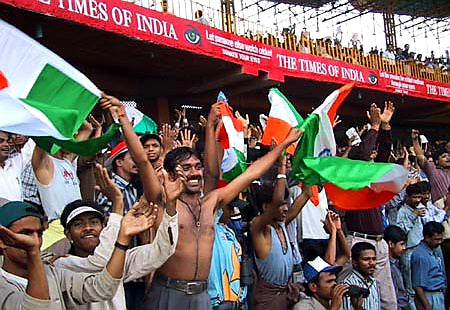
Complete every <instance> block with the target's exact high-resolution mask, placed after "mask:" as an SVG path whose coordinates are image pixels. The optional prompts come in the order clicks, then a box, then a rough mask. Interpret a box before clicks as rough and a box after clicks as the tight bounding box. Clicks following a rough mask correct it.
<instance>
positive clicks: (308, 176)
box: [292, 84, 407, 210]
mask: <svg viewBox="0 0 450 310" xmlns="http://www.w3.org/2000/svg"><path fill="white" fill-rule="evenodd" d="M353 86H354V84H347V85H344V86H343V87H341V88H340V89H338V90H336V91H334V92H333V93H332V94H330V95H329V96H328V97H327V98H326V99H325V101H324V102H323V104H322V105H321V106H319V107H318V108H317V109H316V110H314V111H313V112H312V113H311V114H310V115H309V116H308V117H307V118H306V119H305V121H304V122H303V123H302V125H301V126H300V128H301V129H304V130H305V132H304V133H303V135H302V137H301V139H300V141H299V143H298V146H297V148H296V151H295V155H294V157H293V161H292V172H293V176H294V178H295V179H298V180H301V181H302V182H304V183H306V184H310V185H317V184H324V186H325V189H326V192H327V196H328V198H329V199H330V200H331V201H332V203H333V204H334V205H336V206H337V207H339V208H340V209H343V210H359V209H369V208H375V207H379V206H380V205H382V204H383V203H386V202H387V201H389V200H390V199H392V197H394V196H395V195H396V194H397V193H398V192H400V190H401V189H402V187H403V184H404V182H405V181H406V178H407V172H406V170H405V169H404V168H403V167H402V166H399V165H395V164H389V163H370V162H366V161H359V160H350V159H347V158H341V157H336V156H335V155H336V142H335V139H334V133H333V121H334V119H335V117H336V112H337V110H338V108H339V106H340V105H341V104H342V103H343V102H344V100H345V98H346V97H347V95H348V94H349V93H350V92H351V90H352V88H353Z"/></svg>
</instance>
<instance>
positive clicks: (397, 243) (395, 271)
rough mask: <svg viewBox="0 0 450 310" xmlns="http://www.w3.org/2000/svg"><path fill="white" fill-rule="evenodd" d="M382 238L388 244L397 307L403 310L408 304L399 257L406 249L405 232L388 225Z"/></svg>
mask: <svg viewBox="0 0 450 310" xmlns="http://www.w3.org/2000/svg"><path fill="white" fill-rule="evenodd" d="M384 240H386V242H387V243H388V246H389V263H390V264H391V276H392V282H393V283H394V288H395V295H396V296H397V309H398V310H405V309H406V307H407V306H408V293H407V291H406V288H405V284H404V281H403V275H402V273H401V271H400V266H399V259H400V257H401V256H402V255H403V254H404V253H405V250H406V240H407V237H406V233H405V232H404V231H403V230H402V229H401V228H400V227H398V226H395V225H389V226H388V227H386V229H385V230H384Z"/></svg>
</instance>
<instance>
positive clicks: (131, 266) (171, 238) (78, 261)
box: [53, 167, 178, 309]
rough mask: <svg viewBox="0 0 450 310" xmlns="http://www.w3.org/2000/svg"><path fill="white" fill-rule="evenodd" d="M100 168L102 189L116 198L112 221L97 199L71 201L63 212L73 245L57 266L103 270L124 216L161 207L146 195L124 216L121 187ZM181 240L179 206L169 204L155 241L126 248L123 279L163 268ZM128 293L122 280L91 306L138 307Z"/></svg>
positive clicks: (91, 307) (58, 260) (91, 270)
mask: <svg viewBox="0 0 450 310" xmlns="http://www.w3.org/2000/svg"><path fill="white" fill-rule="evenodd" d="M97 169H98V175H99V176H100V178H99V180H98V181H99V182H98V184H99V188H100V191H101V192H102V193H104V195H105V196H107V197H108V199H109V200H110V201H111V202H112V209H111V210H110V211H111V214H110V217H109V219H108V225H107V226H106V227H103V223H102V221H103V212H102V210H101V209H100V208H98V207H97V206H96V205H95V204H93V203H88V202H84V201H76V202H73V203H71V204H69V205H67V206H66V207H65V208H64V210H63V213H62V215H61V222H62V225H63V226H64V228H65V233H66V236H67V237H68V238H69V240H71V244H72V248H71V251H70V255H68V256H65V257H58V258H57V259H56V260H54V261H53V264H54V265H55V266H56V267H59V268H63V269H67V270H71V271H74V272H90V273H96V272H101V271H102V269H103V268H104V267H105V265H106V264H107V262H108V258H109V257H111V254H112V251H113V249H114V243H115V242H116V239H117V235H118V232H119V230H120V222H121V220H122V219H123V218H129V217H130V216H133V213H135V211H137V212H151V213H152V214H154V217H155V218H156V214H157V212H158V209H157V208H156V206H154V205H153V204H152V203H150V204H149V203H147V202H146V201H145V200H144V199H142V200H141V201H139V202H138V203H136V204H135V205H134V206H133V210H132V211H131V212H127V213H126V215H125V216H123V214H124V207H125V205H124V198H123V194H122V192H121V190H120V189H119V188H118V187H117V186H116V184H114V182H113V181H112V180H111V179H110V178H109V176H108V174H107V172H106V170H105V169H103V168H101V167H98V168H97ZM129 211H130V210H129ZM177 240H178V216H177V213H176V210H174V208H171V207H170V206H168V207H167V208H166V209H165V210H164V215H163V221H162V224H161V225H160V229H159V230H158V233H157V235H156V237H155V240H154V241H153V243H151V244H146V245H142V246H138V247H134V248H132V249H128V250H126V257H125V267H124V275H123V283H124V284H127V283H130V281H133V280H136V279H139V278H142V277H144V276H146V275H148V274H149V273H150V272H153V271H154V270H156V269H157V268H159V267H160V266H161V265H162V264H164V263H165V261H166V260H167V259H168V258H169V257H170V256H171V255H172V254H173V253H174V252H175V247H176V244H177ZM125 293H126V291H124V287H123V285H122V283H121V285H120V286H119V289H118V290H117V293H116V294H115V296H114V298H112V299H111V300H109V301H103V302H101V303H91V304H89V309H137V308H138V305H137V304H134V305H132V306H131V307H130V306H129V301H128V298H127V302H125V297H128V296H126V294H125ZM142 297H143V296H142ZM140 302H142V298H141V299H140V300H139V303H140Z"/></svg>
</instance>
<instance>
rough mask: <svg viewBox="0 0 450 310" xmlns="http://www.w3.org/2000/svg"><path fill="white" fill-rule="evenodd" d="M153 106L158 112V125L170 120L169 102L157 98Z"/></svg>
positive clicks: (162, 98)
mask: <svg viewBox="0 0 450 310" xmlns="http://www.w3.org/2000/svg"><path fill="white" fill-rule="evenodd" d="M155 104H156V110H157V112H158V120H157V122H158V124H164V123H168V122H169V120H170V109H169V100H167V98H165V97H158V98H156V102H155Z"/></svg>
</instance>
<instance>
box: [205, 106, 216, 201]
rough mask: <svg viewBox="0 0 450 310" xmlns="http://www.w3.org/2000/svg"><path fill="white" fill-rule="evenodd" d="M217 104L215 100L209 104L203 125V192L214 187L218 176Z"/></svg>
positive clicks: (207, 191)
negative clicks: (206, 118)
mask: <svg viewBox="0 0 450 310" xmlns="http://www.w3.org/2000/svg"><path fill="white" fill-rule="evenodd" d="M219 104H220V103H219V102H216V103H214V104H213V105H212V106H211V110H210V111H209V115H208V121H207V123H206V127H205V186H204V192H205V194H206V193H209V192H210V191H212V190H214V189H215V187H216V183H217V181H218V180H219V177H220V167H219V163H218V161H217V155H218V154H217V146H216V126H217V123H218V121H219V116H220V112H219Z"/></svg>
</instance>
